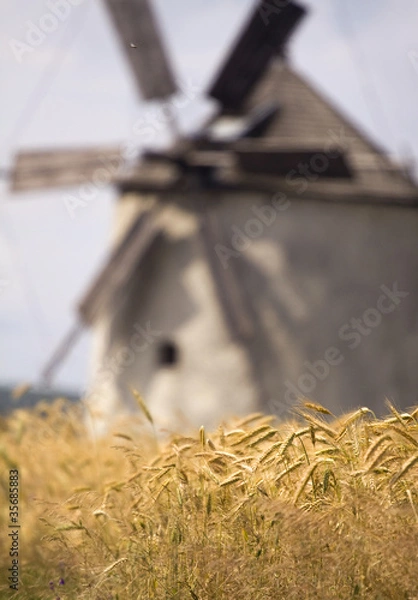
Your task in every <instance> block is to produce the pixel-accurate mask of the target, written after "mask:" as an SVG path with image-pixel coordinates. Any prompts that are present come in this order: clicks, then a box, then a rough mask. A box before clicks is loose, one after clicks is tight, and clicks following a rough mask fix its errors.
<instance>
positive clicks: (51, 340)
mask: <svg viewBox="0 0 418 600" xmlns="http://www.w3.org/2000/svg"><path fill="white" fill-rule="evenodd" d="M301 3H302V4H303V5H305V6H306V7H308V8H309V9H310V11H309V15H308V17H307V18H306V19H304V21H303V23H302V25H301V27H300V28H298V29H297V32H296V33H295V35H294V37H293V38H292V42H291V44H290V58H291V62H292V63H293V64H294V65H295V66H296V67H297V68H298V70H299V71H300V72H301V73H302V74H304V76H305V77H306V78H307V79H308V80H310V81H312V82H313V83H314V84H316V86H317V87H319V89H322V90H323V91H324V92H325V94H326V95H327V96H328V97H329V98H330V99H331V100H333V101H334V103H335V105H336V106H338V107H340V108H341V109H342V110H343V111H344V112H345V113H346V114H347V115H348V116H349V118H350V119H351V120H352V121H353V123H354V124H358V125H360V126H361V127H362V128H363V129H364V130H365V131H366V133H368V134H369V135H370V136H371V137H372V139H374V140H376V142H378V143H380V144H381V145H382V146H383V147H384V148H385V149H386V150H387V151H388V153H389V154H390V155H392V156H394V157H396V158H397V159H399V160H401V161H403V162H405V163H407V164H408V165H409V166H410V167H412V169H413V170H414V172H415V173H417V168H416V165H415V162H414V161H415V158H414V157H416V156H418V119H417V118H416V114H417V110H416V106H417V101H418V42H417V38H416V23H418V4H417V3H416V2H415V1H414V0H379V1H376V0H353V1H352V2H350V3H347V2H345V1H344V0H316V1H315V2H314V1H313V0H303V2H301ZM255 4H256V2H255V0H222V1H221V0H212V1H211V2H210V3H208V2H206V1H205V0H175V1H173V0H155V1H154V4H153V5H154V7H155V9H156V11H157V13H158V17H159V20H160V24H161V27H162V29H163V32H164V35H165V39H166V43H167V45H168V50H169V53H170V56H171V59H172V62H173V63H174V67H175V71H176V72H177V73H178V75H179V79H180V81H181V82H182V83H183V84H184V85H186V86H192V87H193V88H199V89H201V90H204V89H205V87H206V86H207V85H208V83H210V81H211V79H212V77H213V76H214V74H215V72H216V70H217V68H218V66H219V63H220V62H221V60H222V58H223V57H224V55H225V53H226V52H227V49H228V47H229V46H230V44H231V42H232V40H233V38H234V36H235V35H236V33H237V32H238V31H239V29H240V27H241V25H242V23H243V22H244V21H245V19H246V17H247V15H248V14H249V12H250V11H251V10H252V9H253V7H254V5H255ZM48 10H49V9H48V2H45V0H20V2H19V3H15V4H13V5H10V4H6V3H2V4H1V5H0V23H1V26H0V72H1V77H2V82H3V85H2V89H3V93H2V95H1V98H0V105H1V110H0V135H1V144H0V170H1V173H2V179H1V181H0V386H14V385H16V384H18V383H21V382H26V381H27V382H31V383H37V382H38V381H39V376H40V373H41V371H42V368H43V367H44V365H45V363H46V362H47V360H48V359H49V358H50V356H51V354H52V353H53V351H54V350H55V348H56V347H57V345H58V344H59V342H60V340H61V339H62V338H63V336H64V335H65V334H66V333H67V331H68V330H69V329H70V328H71V326H72V324H73V323H74V320H75V306H76V304H77V301H78V300H79V298H80V297H81V295H82V294H83V292H84V291H85V288H86V286H87V285H88V283H89V282H90V281H91V279H92V277H93V275H94V273H95V272H96V271H97V270H98V269H99V268H100V266H101V264H102V262H103V260H104V258H105V255H106V250H107V241H108V237H109V233H110V228H111V223H112V208H113V204H114V201H115V199H116V192H115V191H114V190H113V189H112V188H103V189H102V190H100V191H99V192H98V193H97V194H96V195H95V196H94V197H93V198H92V199H91V201H89V202H88V206H86V207H85V208H84V209H83V210H80V211H77V213H76V216H75V218H73V219H72V218H71V216H70V214H69V212H68V210H67V208H66V205H65V201H64V200H65V197H66V195H68V194H69V193H71V189H70V188H66V189H59V190H53V191H43V192H40V193H24V194H23V193H21V194H13V195H12V194H11V193H10V192H9V190H8V182H7V177H6V175H7V171H9V170H10V169H11V168H12V164H13V157H14V154H15V152H16V151H17V149H22V148H30V147H32V148H42V147H45V148H51V147H54V146H63V147H68V146H74V147H84V146H89V145H96V144H97V145H101V144H110V145H112V144H118V143H121V142H126V141H128V140H132V142H133V144H135V145H136V146H138V148H139V147H140V142H139V141H138V136H135V133H134V130H133V129H134V125H135V123H136V122H137V121H138V119H140V118H145V117H146V118H149V115H152V114H153V113H152V111H153V104H152V103H145V102H143V101H142V100H141V99H140V98H139V97H138V95H137V93H136V89H135V87H134V83H133V81H132V79H131V75H130V72H129V71H128V65H127V63H126V61H125V60H124V59H123V56H122V52H121V49H120V47H119V45H118V41H117V39H116V36H115V33H114V31H113V28H112V26H111V23H110V20H109V17H108V15H107V13H106V11H105V10H104V7H103V6H102V4H101V2H100V1H99V0H84V1H83V0H81V1H80V0H78V3H76V2H74V6H72V10H71V12H70V14H69V16H68V18H67V19H65V20H64V21H62V22H60V24H59V27H58V28H57V29H56V31H54V32H51V33H49V34H47V35H46V37H45V39H44V40H43V41H42V43H40V44H39V45H38V46H37V47H34V48H33V49H32V50H31V51H24V52H23V51H22V52H21V53H20V54H18V55H17V54H16V48H17V47H18V46H17V45H16V41H17V42H24V41H25V36H26V34H27V30H28V27H29V26H30V24H28V22H30V23H35V24H37V23H38V22H39V19H40V18H41V17H42V16H43V15H44V14H45V13H46V12H47V11H48ZM212 109H213V106H212V104H211V102H209V101H208V100H204V99H203V98H202V97H200V96H197V97H196V99H195V100H194V101H193V102H191V103H189V104H187V108H186V109H185V110H183V111H182V110H181V109H180V110H179V113H178V116H179V120H180V126H181V129H182V131H192V130H193V129H195V128H196V127H197V126H198V125H199V123H201V122H202V120H203V119H205V118H207V116H208V115H209V114H210V113H211V110H212ZM165 135H166V132H165V131H164V130H163V129H161V130H159V129H158V127H155V136H154V138H153V139H152V143H153V144H155V145H158V144H161V143H162V142H163V141H164V139H165ZM149 141H150V140H148V142H149ZM148 145H149V143H148ZM90 346H91V339H90V335H89V333H88V332H86V333H85V334H84V336H83V338H82V340H81V341H80V342H79V343H78V344H77V345H76V346H75V347H74V349H73V351H72V352H71V354H70V355H69V357H68V358H67V360H66V361H65V363H64V365H63V366H62V368H61V369H60V370H59V371H58V373H57V377H56V379H55V381H54V385H55V386H56V387H57V388H60V389H62V390H65V391H67V392H71V393H74V394H78V393H80V392H82V391H83V390H84V389H85V387H86V385H87V378H88V371H89V353H90Z"/></svg>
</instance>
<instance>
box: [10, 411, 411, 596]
mask: <svg viewBox="0 0 418 600" xmlns="http://www.w3.org/2000/svg"><path fill="white" fill-rule="evenodd" d="M390 408H391V415H390V417H388V418H387V419H384V420H377V419H376V418H375V417H374V415H373V414H372V413H371V412H370V411H368V410H367V409H360V410H358V411H356V412H355V413H352V414H349V415H345V416H344V417H342V418H339V419H336V418H334V417H332V416H331V415H329V414H326V413H327V411H326V410H325V409H322V407H319V406H316V405H312V404H306V405H305V406H304V407H302V408H301V411H300V417H299V419H298V421H294V422H292V423H284V424H281V423H276V422H275V421H274V419H273V418H272V417H266V416H263V415H252V416H250V417H248V418H247V419H244V420H241V421H237V422H235V423H232V424H228V425H224V426H220V427H219V429H218V430H217V431H215V432H213V433H210V434H208V433H207V432H205V431H204V430H203V429H201V430H200V431H199V432H196V434H195V435H193V436H190V437H189V436H187V437H185V436H181V435H179V436H174V437H173V438H172V439H171V440H170V441H169V442H166V443H164V444H163V443H162V442H157V440H156V439H155V438H153V436H152V432H151V433H150V434H148V435H145V434H144V433H141V434H138V433H132V427H131V428H130V429H128V428H124V429H119V430H118V431H116V432H114V433H113V434H112V435H110V436H109V437H108V438H107V439H101V440H100V441H96V442H94V441H92V440H91V439H89V437H88V435H87V433H86V431H85V430H84V429H83V426H82V425H81V420H80V414H79V412H78V411H79V409H77V407H74V406H63V405H62V404H60V403H56V404H55V405H54V406H52V407H46V406H44V407H40V408H38V409H37V410H34V411H28V412H24V411H16V412H15V413H14V414H13V415H12V416H11V417H9V418H7V419H3V420H1V422H0V475H1V479H0V482H1V492H0V493H1V503H0V567H1V580H0V597H1V598H2V599H3V598H4V599H7V598H19V600H26V599H27V600H29V599H30V600H37V599H42V600H44V599H45V600H56V599H57V598H60V599H61V600H69V599H76V598H77V599H80V600H84V599H94V600H116V599H119V600H131V599H141V600H142V599H151V598H152V599H158V600H159V599H161V600H162V599H179V600H180V599H181V600H187V599H189V598H190V599H191V600H216V599H228V600H240V599H248V600H250V599H251V600H254V599H260V600H261V599H266V600H267V599H275V600H276V599H279V600H280V599H282V598H283V599H285V598H286V599H289V600H293V599H294V600H296V599H297V600H300V599H301V598H304V599H305V598H307V599H311V598H312V599H313V598H315V599H318V600H327V599H333V600H334V599H336V598H344V599H363V598H368V599H369V598H370V599H381V600H384V599H385V600H386V599H393V600H402V599H405V600H414V599H418V578H417V577H416V549H417V547H418V409H417V410H415V411H413V412H411V413H408V414H406V413H404V414H399V413H398V412H397V411H396V410H395V409H394V408H393V407H390ZM148 416H149V415H148ZM148 425H149V424H148ZM159 444H160V446H161V447H159ZM13 469H18V471H19V485H20V497H19V523H20V525H21V528H20V532H19V577H20V582H19V590H18V591H16V592H15V591H13V590H12V589H10V588H9V582H8V581H7V576H8V569H9V568H10V567H11V560H12V558H11V557H10V556H9V547H10V544H11V541H10V540H11V539H12V538H10V537H8V531H10V529H9V528H8V525H9V524H10V515H9V500H8V495H9V470H13Z"/></svg>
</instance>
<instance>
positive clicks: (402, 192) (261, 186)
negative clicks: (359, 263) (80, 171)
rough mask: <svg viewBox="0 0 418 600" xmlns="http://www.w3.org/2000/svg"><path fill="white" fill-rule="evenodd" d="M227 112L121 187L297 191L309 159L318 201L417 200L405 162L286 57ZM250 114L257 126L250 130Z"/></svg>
mask: <svg viewBox="0 0 418 600" xmlns="http://www.w3.org/2000/svg"><path fill="white" fill-rule="evenodd" d="M274 106H276V107H277V108H278V110H277V111H276V112H275V113H273V112H272V111H271V110H270V112H269V113H268V119H267V118H266V119H265V122H264V123H262V124H261V126H260V123H259V122H257V119H259V114H260V110H263V109H264V110H265V109H266V107H267V109H268V108H269V107H270V108H271V107H274ZM226 114H227V113H225V112H222V111H221V112H220V113H219V114H218V115H217V116H216V117H215V118H214V119H212V120H211V122H210V123H208V125H207V126H206V128H205V129H204V130H203V131H202V132H201V133H200V134H199V135H198V136H196V137H195V138H193V139H189V140H181V141H179V142H178V143H177V144H176V145H175V146H174V147H173V148H172V149H171V150H170V151H167V152H165V153H159V154H155V153H151V154H148V155H145V157H144V160H143V161H142V162H141V163H140V164H138V165H137V166H136V167H135V168H134V170H133V172H132V173H130V174H129V176H128V177H125V178H124V179H123V180H121V181H120V185H121V188H122V189H123V190H128V189H129V190H138V191H155V192H160V193H164V192H172V191H175V190H177V191H181V190H182V189H185V188H187V185H188V181H189V180H190V177H191V176H192V175H195V176H197V177H198V178H200V180H201V182H203V185H207V186H209V184H210V185H213V186H215V187H223V188H231V189H252V190H257V189H258V190H260V191H266V192H268V191H269V189H272V190H273V191H274V190H277V189H283V190H286V191H287V192H288V193H289V194H292V193H293V194H294V193H295V190H296V189H297V178H300V177H302V178H303V177H306V176H305V175H304V170H303V169H304V165H308V166H309V167H310V175H308V181H309V192H308V193H309V197H311V198H312V199H317V198H322V199H325V200H326V199H331V200H334V201H338V200H341V201H346V200H347V201H348V200H349V201H352V202H359V201H360V202H373V203H379V202H383V203H398V204H416V203H418V188H417V186H416V184H415V183H414V181H413V180H412V178H411V177H410V176H409V174H408V173H407V172H406V170H405V169H404V168H403V167H402V165H399V164H397V163H396V162H394V161H393V160H391V159H390V158H389V157H388V156H387V155H386V154H385V153H384V151H383V150H382V149H381V148H380V147H379V146H378V145H377V144H376V143H374V142H373V141H372V140H371V139H369V138H368V137H367V136H366V134H365V133H364V132H362V131H361V130H359V129H358V128H357V127H356V126H355V125H353V124H352V123H351V122H350V120H349V119H348V118H347V117H346V116H345V115H343V114H342V112H340V111H339V110H338V109H337V108H336V107H335V106H334V105H333V104H332V103H331V102H330V101H329V100H327V99H326V98H325V97H324V96H323V95H322V94H321V93H320V92H318V91H317V90H316V89H315V88H314V86H313V85H312V84H311V83H309V82H308V81H307V80H306V78H304V77H302V76H301V75H299V74H298V73H297V72H296V71H295V70H294V69H293V68H292V67H291V66H289V65H288V64H287V63H286V61H284V60H275V61H273V63H272V64H271V65H270V67H269V68H268V70H267V72H266V73H265V75H264V76H263V78H262V80H261V82H260V84H259V85H258V86H257V87H256V89H255V90H254V92H253V93H252V94H251V95H250V96H249V98H248V100H247V101H246V103H245V104H244V105H243V107H242V109H240V110H239V112H237V113H236V114H235V115H231V114H228V119H229V121H228V124H227V125H225V115H226ZM234 118H235V119H236V122H235V124H234V123H233V119H234ZM251 118H253V119H254V122H256V123H258V126H257V127H254V128H251ZM222 119H223V120H224V121H222ZM217 121H219V122H220V123H221V124H222V126H221V127H219V128H218V130H216V124H217ZM222 128H224V132H225V138H224V140H223V139H222ZM213 131H216V132H217V133H216V139H215V138H214V136H213ZM240 131H242V132H243V135H242V137H241V138H240V135H239V132H240ZM325 167H326V168H325Z"/></svg>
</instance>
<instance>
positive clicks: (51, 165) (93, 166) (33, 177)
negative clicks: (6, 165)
mask: <svg viewBox="0 0 418 600" xmlns="http://www.w3.org/2000/svg"><path fill="white" fill-rule="evenodd" d="M122 164H123V157H122V153H121V149H120V147H113V148H109V147H105V148H100V147H99V148H91V149H88V150H84V149H82V150H79V149H71V150H60V149H55V150H32V151H23V152H19V153H18V154H17V155H16V159H15V167H14V170H13V172H12V177H11V187H12V190H13V191H17V192H21V191H28V190H35V189H42V188H50V187H60V186H66V185H78V184H80V183H86V182H88V181H93V183H94V182H95V181H96V179H97V183H98V185H99V184H100V185H106V184H110V183H112V182H113V181H114V180H115V179H116V176H117V175H118V173H119V170H120V167H121V165H122Z"/></svg>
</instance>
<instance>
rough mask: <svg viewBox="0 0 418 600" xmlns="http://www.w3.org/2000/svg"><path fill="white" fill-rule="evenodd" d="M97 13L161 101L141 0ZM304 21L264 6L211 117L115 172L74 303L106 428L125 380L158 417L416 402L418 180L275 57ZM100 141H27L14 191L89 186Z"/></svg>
mask: <svg viewBox="0 0 418 600" xmlns="http://www.w3.org/2000/svg"><path fill="white" fill-rule="evenodd" d="M107 5H108V7H109V9H110V12H111V15H112V17H113V19H114V22H115V25H116V27H117V31H118V32H119V34H120V37H121V39H122V41H123V45H124V48H125V50H126V52H127V55H128V58H129V60H130V62H131V65H132V67H133V70H134V73H135V75H136V78H137V81H138V83H139V85H140V87H141V89H142V91H143V94H144V96H145V97H146V98H149V99H151V98H167V97H169V96H170V95H171V94H172V93H174V92H175V90H176V87H175V84H174V77H173V76H172V75H171V70H170V68H169V67H168V63H167V58H166V55H165V52H164V49H163V44H162V42H161V39H160V37H159V35H158V29H157V26H156V23H155V19H154V17H153V15H152V12H151V10H150V6H149V4H148V2H146V1H145V0H135V1H134V0H120V1H117V0H107ZM303 15H304V9H303V8H302V7H300V6H299V5H298V4H296V3H293V2H288V3H286V4H285V6H284V7H281V8H278V7H277V6H276V5H274V4H273V3H269V2H266V1H260V2H259V4H258V5H257V6H256V8H255V10H254V12H253V14H252V15H251V16H250V18H249V20H248V23H247V24H246V25H245V27H244V28H243V30H242V32H241V33H240V35H239V36H238V39H237V40H236V42H235V45H234V46H233V48H232V51H231V53H230V54H229V56H228V57H227V59H226V60H225V62H224V64H223V66H222V67H221V69H220V72H219V74H218V76H217V77H216V78H215V81H214V82H213V84H212V86H211V87H210V89H209V91H208V95H209V96H210V97H211V98H213V99H214V100H216V101H217V103H218V110H217V113H216V114H215V116H214V117H212V118H211V119H210V120H209V122H208V123H206V124H205V125H204V126H203V127H202V128H201V130H200V131H199V132H198V133H197V134H195V135H194V136H190V137H182V136H177V138H176V139H175V140H174V142H173V144H172V146H171V147H170V148H169V149H167V150H164V151H158V152H157V151H153V150H150V151H147V152H145V153H144V154H143V156H142V157H141V159H140V160H139V161H138V162H137V163H136V164H135V165H134V166H133V168H132V169H131V170H130V171H129V172H128V173H123V174H119V175H118V176H117V177H116V184H117V185H118V188H119V190H120V193H121V195H120V200H119V202H118V206H117V208H116V215H115V224H116V225H115V232H114V240H113V247H112V250H111V252H110V255H109V259H108V262H107V264H106V265H105V267H104V269H103V270H102V271H101V273H99V275H98V277H97V279H96V280H95V281H94V282H93V283H92V285H91V287H90V289H89V290H88V292H87V293H86V295H85V297H84V298H83V299H82V301H81V303H80V307H79V314H80V316H81V319H82V321H83V323H84V324H85V325H88V326H91V327H93V329H94V332H95V340H96V342H95V373H94V375H93V378H92V385H91V388H90V390H89V392H88V394H87V401H88V402H89V405H90V407H91V408H92V409H93V412H94V413H95V414H96V415H98V418H99V419H102V421H103V422H109V420H112V418H113V417H114V416H115V415H118V414H122V413H124V412H130V411H134V410H135V405H134V400H133V398H132V397H131V392H130V389H129V388H130V386H134V387H136V388H138V389H139V390H140V391H141V392H142V393H143V394H144V396H145V398H146V400H147V402H148V403H149V404H150V407H151V410H152V411H153V413H154V414H155V415H156V416H157V417H158V420H159V422H160V423H163V424H166V425H168V426H170V427H174V426H175V419H176V418H177V417H178V418H180V419H185V420H186V421H187V420H188V421H190V422H192V423H195V424H201V423H205V424H209V425H211V424H214V423H215V422H217V421H218V419H219V417H220V416H223V415H225V414H228V413H239V412H247V411H248V410H254V409H264V410H269V411H276V412H278V413H279V414H284V413H285V412H286V411H287V410H288V409H289V408H290V407H291V406H292V404H293V403H294V402H295V400H296V398H297V397H298V396H303V395H307V396H311V397H312V396H313V397H317V398H318V400H322V401H323V402H325V403H327V404H328V405H329V406H330V407H331V408H334V409H335V410H337V411H338V409H341V408H344V409H347V408H349V406H350V404H351V405H356V404H368V405H372V406H373V405H376V406H377V405H378V404H379V403H381V402H382V399H383V398H384V396H385V395H390V396H392V398H394V399H395V400H402V401H403V402H404V403H408V402H410V403H413V402H414V401H415V390H416V389H417V384H418V377H417V375H416V373H415V369H413V368H411V361H412V360H413V359H414V358H417V357H418V335H417V334H418V322H417V320H416V317H415V309H414V306H415V304H414V298H415V295H416V294H415V292H416V290H414V289H412V288H413V284H412V282H413V281H414V278H413V274H414V273H415V272H416V268H417V267H418V256H417V252H416V251H415V239H416V234H417V232H418V211H417V210H416V206H417V201H418V191H417V188H416V186H415V185H414V183H413V182H412V181H411V180H410V178H409V177H408V176H407V175H406V174H405V173H404V172H403V171H402V169H401V168H400V167H398V166H397V165H394V164H393V163H391V162H390V161H389V160H388V159H387V158H386V156H385V155H384V153H383V152H382V151H381V150H380V149H379V148H378V147H377V146H376V145H375V144H374V143H373V142H371V141H370V140H368V139H367V138H366V136H364V135H363V133H362V132H360V131H358V130H357V129H356V128H355V127H353V126H352V125H351V124H350V123H349V122H348V121H347V119H346V118H345V117H344V116H343V115H341V114H340V113H339V111H338V110H336V109H335V108H334V107H333V106H332V105H331V104H330V103H329V102H328V101H327V100H326V99H324V98H323V97H322V95H321V94H319V93H318V92H317V91H316V90H315V89H314V88H313V87H312V86H311V85H310V84H309V83H308V82H306V81H305V80H304V79H303V78H301V77H300V76H299V75H298V74H297V73H296V72H295V71H294V70H293V69H292V67H291V66H290V65H289V63H288V60H287V58H286V51H285V50H286V44H287V42H288V40H289V38H290V35H291V33H292V32H293V30H294V28H295V27H296V25H297V24H298V22H299V21H300V20H301V18H302V16H303ZM150 66H152V68H150ZM106 152H108V154H106ZM106 152H103V151H101V150H97V149H96V150H93V151H91V152H89V153H88V152H85V153H74V154H72V155H71V157H70V155H69V154H61V155H59V154H57V153H54V154H55V156H54V157H52V156H51V155H47V154H43V155H40V154H33V153H32V154H30V155H29V154H25V153H23V154H21V155H20V156H19V157H18V162H17V168H16V173H15V188H16V189H23V188H25V189H27V188H28V187H33V185H34V184H35V183H36V185H45V184H60V183H64V182H65V183H69V182H79V181H83V180H86V179H87V180H88V179H89V178H90V177H92V176H93V175H94V172H95V171H96V170H97V168H98V166H99V165H100V164H101V163H102V162H103V160H105V159H106V157H109V160H110V157H112V156H113V155H114V151H113V150H112V149H110V150H108V151H106ZM64 161H65V162H64ZM393 248H396V252H393V250H392V249H393ZM395 357H397V358H396V359H395ZM382 364H384V365H385V369H384V370H383V371H382V369H381V365H382Z"/></svg>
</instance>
